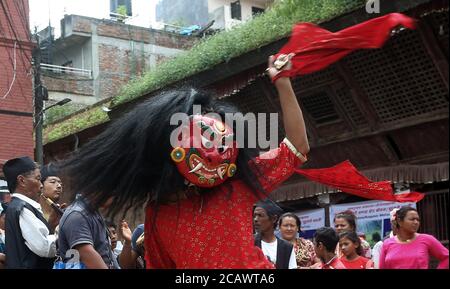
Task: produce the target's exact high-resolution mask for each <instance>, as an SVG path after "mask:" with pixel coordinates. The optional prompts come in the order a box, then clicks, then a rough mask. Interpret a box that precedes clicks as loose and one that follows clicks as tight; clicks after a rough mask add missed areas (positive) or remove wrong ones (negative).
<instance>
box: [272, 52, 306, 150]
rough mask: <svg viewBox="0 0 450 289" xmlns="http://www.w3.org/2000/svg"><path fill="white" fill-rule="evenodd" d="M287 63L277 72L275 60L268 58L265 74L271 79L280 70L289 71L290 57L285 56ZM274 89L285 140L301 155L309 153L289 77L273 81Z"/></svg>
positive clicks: (299, 110)
mask: <svg viewBox="0 0 450 289" xmlns="http://www.w3.org/2000/svg"><path fill="white" fill-rule="evenodd" d="M286 57H288V59H289V62H288V63H287V64H286V65H285V66H284V68H282V69H281V70H278V69H277V68H275V65H274V62H275V60H276V59H275V58H274V57H273V56H271V57H270V58H269V65H268V69H267V72H268V74H269V76H270V77H271V78H273V77H274V76H275V75H277V74H278V73H280V71H282V70H289V69H290V67H291V62H290V59H291V58H292V55H288V56H286ZM275 87H276V89H277V91H278V95H279V97H280V103H281V111H282V113H283V124H284V128H285V131H286V138H287V139H288V140H289V141H290V142H291V143H292V144H293V145H294V147H295V148H296V149H297V150H298V151H299V152H300V153H302V154H303V155H307V154H308V152H309V143H308V138H307V135H306V127H305V121H304V119H303V113H302V110H301V109H300V105H299V104H298V101H297V97H296V96H295V93H294V90H293V89H292V85H291V81H290V79H289V77H280V78H279V79H277V80H276V81H275Z"/></svg>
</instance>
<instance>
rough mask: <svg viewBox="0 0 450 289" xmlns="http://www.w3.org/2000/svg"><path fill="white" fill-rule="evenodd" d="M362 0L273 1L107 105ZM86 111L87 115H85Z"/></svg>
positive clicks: (78, 120)
mask: <svg viewBox="0 0 450 289" xmlns="http://www.w3.org/2000/svg"><path fill="white" fill-rule="evenodd" d="M365 3H366V0H278V1H275V3H274V4H273V6H272V7H271V8H269V9H268V10H267V11H266V12H265V13H263V14H260V15H258V16H256V17H254V18H253V19H252V20H251V21H248V22H246V23H244V24H242V25H239V26H236V27H235V28H233V29H232V30H230V31H223V32H220V33H217V34H215V35H212V36H210V37H208V38H205V39H202V40H200V41H199V42H198V43H197V44H196V45H195V46H194V47H193V48H192V49H191V50H189V51H186V52H182V53H180V54H178V55H177V56H176V57H175V58H172V59H169V60H167V61H165V62H163V63H161V64H160V65H159V66H158V67H157V68H154V69H152V70H150V71H148V72H147V73H146V74H144V75H143V76H142V77H140V78H136V79H133V80H132V81H130V82H129V83H128V84H127V85H125V86H123V87H122V89H121V90H120V92H119V94H118V95H117V96H116V97H115V98H114V99H113V101H112V102H111V104H110V107H115V106H118V105H120V104H123V103H126V102H129V101H131V100H133V99H136V98H139V97H141V96H144V95H147V94H149V93H150V92H152V91H155V90H158V89H161V88H163V87H165V86H167V85H169V84H172V83H176V82H177V81H180V80H182V79H185V78H187V77H189V76H192V75H195V74H197V73H199V72H201V71H206V70H208V69H211V68H213V67H214V66H216V65H218V64H221V63H223V62H227V61H229V60H230V59H232V58H235V57H237V56H239V55H242V54H244V53H247V52H250V51H253V50H256V49H258V48H260V47H263V46H265V45H267V44H270V43H271V42H274V41H276V40H279V39H282V38H284V37H286V36H288V35H289V33H290V32H291V29H292V25H294V24H295V23H297V22H316V23H318V22H324V21H327V20H330V19H333V18H335V17H336V16H339V15H342V14H344V13H348V12H351V11H353V10H355V9H357V8H360V7H363V6H364V5H365ZM91 114H92V115H91ZM107 121H109V118H108V115H107V114H106V113H105V112H103V111H98V109H92V110H89V111H87V112H86V113H83V114H80V115H79V116H77V117H72V118H70V119H68V120H65V121H63V122H62V123H60V124H57V125H55V126H49V127H48V128H47V129H46V131H47V136H48V138H46V141H47V142H52V141H55V140H57V139H60V138H62V137H65V136H67V135H70V134H73V133H75V132H78V131H81V130H83V129H86V128H88V127H92V126H94V125H96V124H100V123H103V122H107Z"/></svg>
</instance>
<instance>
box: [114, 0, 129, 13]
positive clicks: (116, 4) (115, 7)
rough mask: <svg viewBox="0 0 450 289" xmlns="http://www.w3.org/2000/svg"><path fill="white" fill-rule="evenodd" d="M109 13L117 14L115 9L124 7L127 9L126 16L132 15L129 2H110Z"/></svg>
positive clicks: (127, 0)
mask: <svg viewBox="0 0 450 289" xmlns="http://www.w3.org/2000/svg"><path fill="white" fill-rule="evenodd" d="M109 3H110V12H111V13H117V9H118V8H119V7H120V6H125V7H126V8H127V16H131V15H132V10H131V0H110V2H109Z"/></svg>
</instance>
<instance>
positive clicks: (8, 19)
mask: <svg viewBox="0 0 450 289" xmlns="http://www.w3.org/2000/svg"><path fill="white" fill-rule="evenodd" d="M0 4H1V6H2V8H3V11H4V12H5V16H6V21H8V24H9V26H10V28H11V31H12V33H13V34H14V37H15V39H16V41H17V43H19V47H20V50H21V51H25V49H23V47H22V44H21V43H20V42H21V41H20V39H19V37H18V36H17V33H16V30H15V29H14V25H13V21H12V19H11V17H10V15H9V14H10V13H8V11H9V12H11V10H10V9H9V7H8V10H7V9H6V7H5V3H4V1H0ZM25 29H27V27H25ZM21 56H22V57H23V56H25V58H26V59H27V61H28V63H31V59H30V58H28V56H27V55H26V54H25V53H22V54H21ZM22 57H21V59H22V62H23V65H24V67H26V66H27V65H26V62H25V61H23V58H22Z"/></svg>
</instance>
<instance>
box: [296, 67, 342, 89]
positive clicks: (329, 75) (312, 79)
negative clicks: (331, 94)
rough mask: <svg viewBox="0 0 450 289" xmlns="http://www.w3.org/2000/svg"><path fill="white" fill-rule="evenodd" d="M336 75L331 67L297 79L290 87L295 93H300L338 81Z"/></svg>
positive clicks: (334, 69)
mask: <svg viewBox="0 0 450 289" xmlns="http://www.w3.org/2000/svg"><path fill="white" fill-rule="evenodd" d="M337 75H338V74H337V71H336V68H335V66H334V65H331V66H329V67H327V68H326V69H324V70H321V71H317V72H314V73H311V74H306V75H302V76H300V77H297V78H296V79H295V80H294V81H293V83H292V85H293V86H294V87H295V89H296V90H297V91H302V90H304V89H308V88H311V87H317V86H320V85H323V84H327V83H330V82H332V81H334V80H336V79H338V77H337Z"/></svg>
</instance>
